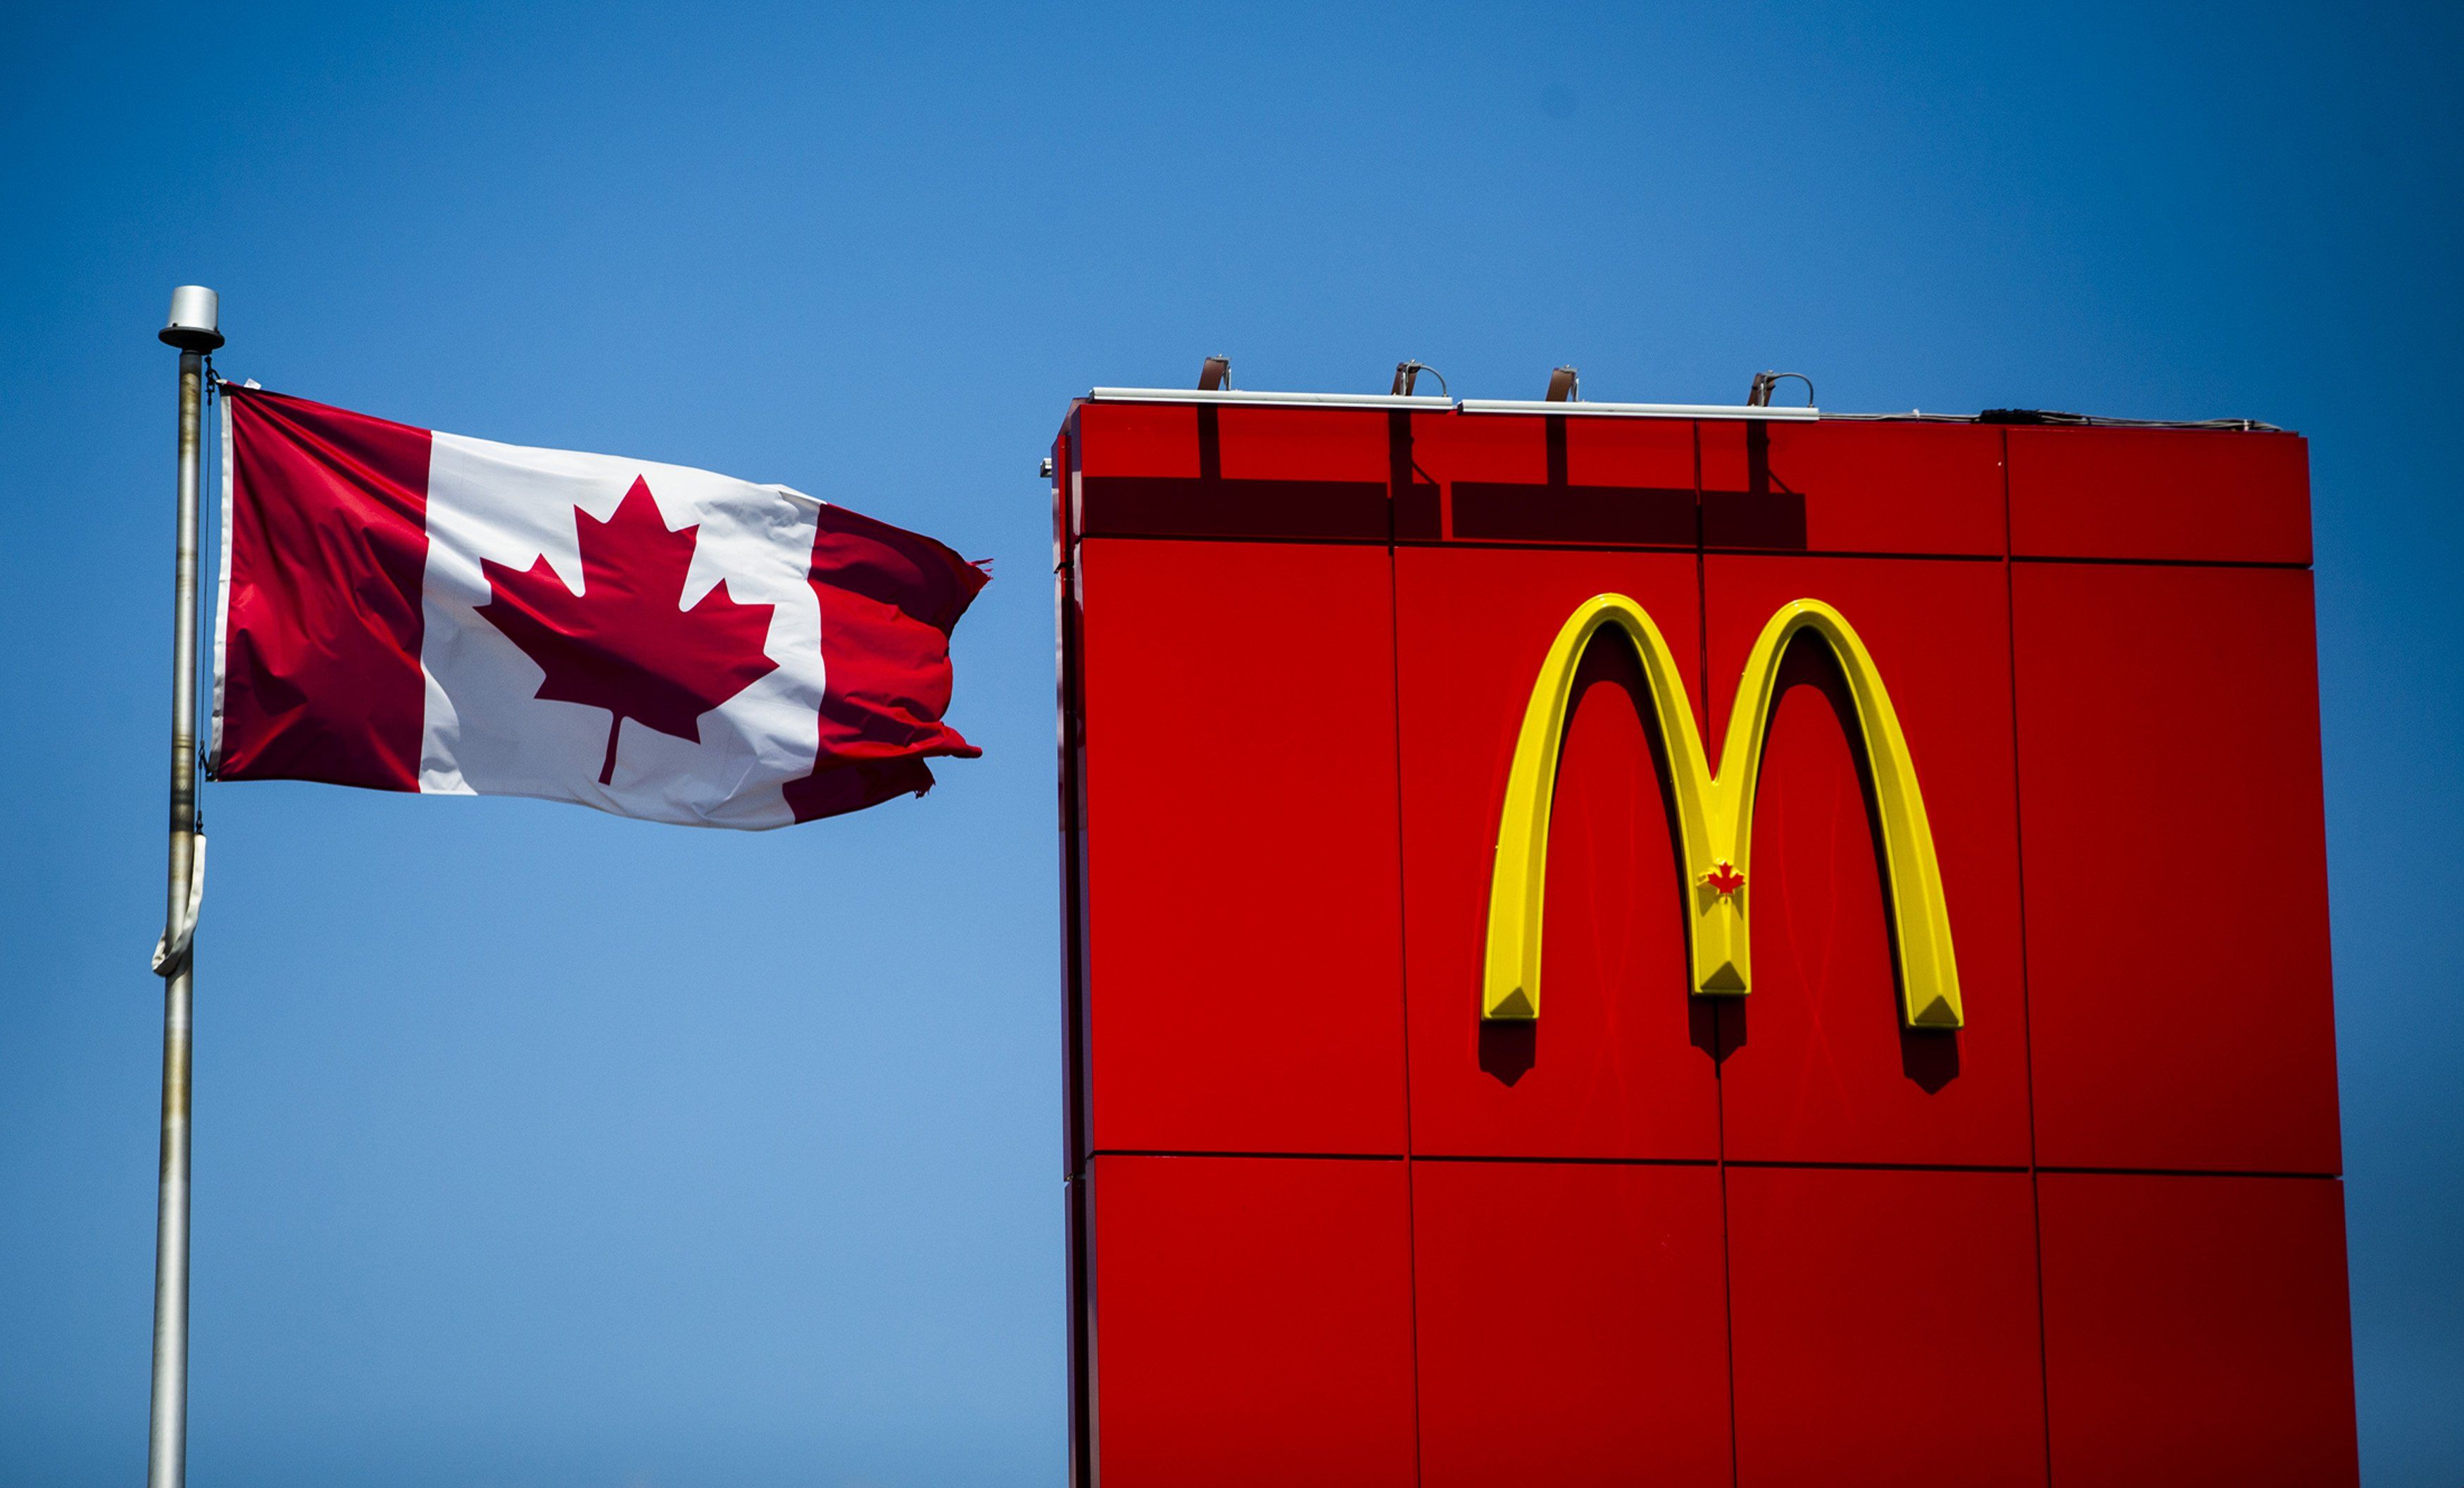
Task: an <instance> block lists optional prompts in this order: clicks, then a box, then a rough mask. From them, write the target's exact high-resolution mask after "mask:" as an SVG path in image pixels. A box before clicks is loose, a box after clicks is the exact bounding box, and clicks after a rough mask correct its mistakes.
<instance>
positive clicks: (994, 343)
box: [0, 4, 2464, 1488]
mask: <svg viewBox="0 0 2464 1488" xmlns="http://www.w3.org/2000/svg"><path fill="white" fill-rule="evenodd" d="M696 9H697V8H687V7H668V6H624V5H605V4H603V5H593V6H588V7H581V6H575V7H569V8H556V7H539V8H525V9H523V10H522V11H519V13H515V12H514V11H512V8H505V7H495V6H485V7H482V6H467V7H463V6H456V7H436V8H431V9H428V10H423V11H402V10H391V9H385V8H379V7H330V6H329V7H318V8H290V7H284V6H279V5H268V4H254V5H245V6H223V7H209V8H205V9H198V8H194V7H187V8H182V9H180V10H176V11H174V10H168V9H165V10H162V11H93V12H92V13H89V12H88V8H81V7H48V8H39V9H37V8H31V7H30V8H28V9H27V10H26V11H16V12H12V13H11V16H10V18H9V19H8V20H6V21H5V22H0V28H5V32H0V34H4V35H5V40H0V203H5V204H6V207H5V224H6V231H5V232H0V282H5V283H6V284H7V286H8V293H7V294H6V295H5V296H0V345H5V347H6V351H7V356H6V360H5V362H0V499H5V500H6V501H7V510H8V517H9V522H10V526H9V542H8V544H7V545H6V548H5V552H6V558H5V560H0V562H5V565H6V572H7V580H8V582H7V583H6V584H0V626H5V630H0V633H5V634H6V635H7V636H8V637H9V638H10V644H9V645H8V646H7V647H6V648H5V649H4V650H0V683H5V686H6V688H7V696H8V697H9V698H10V699H11V700H12V703H13V706H12V708H11V715H10V718H11V722H10V724H9V726H8V727H6V728H0V777H5V778H6V779H7V780H8V782H9V783H10V797H9V803H8V805H7V807H6V809H5V810H0V876H5V877H0V882H5V885H6V899H5V905H0V978H5V981H0V1020H5V1022H0V1029H5V1033H0V1482H10V1483H14V1482H44V1483H60V1484H75V1483H89V1482H92V1483H100V1482H105V1481H114V1482H124V1481H129V1480H132V1478H133V1477H134V1475H135V1474H137V1473H139V1472H142V1470H143V1469H142V1462H143V1439H144V1414H145V1386H146V1344H147V1319H148V1315H149V1308H150V1286H151V1265H152V1238H153V1230H152V1207H153V1196H154V1190H153V1173H154V1141H155V1125H154V1122H155V1099H156V1078H157V1066H156V1059H157V1057H158V1051H159V1039H160V1001H159V997H158V995H157V992H156V984H155V983H154V980H153V979H152V978H151V977H149V976H147V975H146V974H145V971H144V961H145V952H146V949H147V947H148V946H149V945H150V944H151V943H152V941H153V937H154V935H155V932H156V930H157V929H158V928H159V925H160V915H161V902H162V900H161V887H160V875H161V854H162V837H161V821H162V815H161V813H162V810H163V806H162V802H163V795H162V783H161V782H162V770H163V764H162V756H163V748H164V734H165V717H164V715H165V673H166V665H167V640H166V630H167V620H168V614H169V608H170V606H169V598H168V594H167V589H168V583H167V581H168V560H169V540H170V497H171V460H170V456H171V411H172V404H171V373H172V358H171V354H170V353H169V352H168V351H166V350H165V349H164V348H162V347H161V346H159V345H157V344H155V343H154V341H153V339H152V332H153V330H154V328H155V326H156V325H157V324H159V323H160V320H161V316H162V313H163V309H164V305H165V297H166V295H167V292H168V290H169V288H170V286H171V285H173V284H175V283H179V282H183V281H197V282H203V283H207V284H210V285H213V286H214V287H216V288H218V289H219V290H220V291H221V292H222V294H223V297H224V300H223V302H224V323H225V327H226V329H227V330H228V331H229V333H230V334H231V346H230V348H229V349H228V351H227V352H226V353H225V354H224V355H223V357H222V358H221V359H220V360H221V365H222V366H223V367H224V369H225V370H226V371H227V372H228V373H230V374H231V375H232V376H235V377H255V378H258V379H260V380H262V381H263V382H264V383H265V384H266V385H267V386H269V387H273V388H276V389H284V390H289V391H296V392H299V393H302V394H305V395H308V396H312V397H316V398H319V399H323V400H326V401H330V402H335V403H340V404H342V405H345V406H347V407H352V408H357V409H361V410H364V411H369V412H372V413H378V414H382V415H385V416H389V417H393V418H398V419H401V420H404V421H406V422H408V423H413V424H420V425H427V426H432V427H437V428H443V429H449V430H453V431H456V432H460V433H471V434H476V435H481V436H485V437H489V438H495V439H503V440H508V441H513V442H517V443H535V444H547V445H556V446H561V447H568V448H578V449H589V450H605V451H610V452H615V453H622V454H627V455H639V456H642V457H646V458H655V459H661V460H671V461H676V462H680V463H688V464H698V465H705V466H709V467H712V468H715V469H718V470H723V471H726V472H729V473H731V474H735V475H739V476H743V477H748V478H752V479H758V480H779V481H783V482H786V483H788V484H791V485H795V486H798V487H800V488H802V489H804V490H807V491H811V492H813V493H815V494H817V495H820V496H824V497H825V498H828V499H832V500H844V501H846V502H847V503H848V504H850V505H853V506H856V507H858V508H859V509H861V510H864V511H867V512H869V513H872V514H874V515H876V516H880V517H883V518H886V519H888V520H891V521H894V522H900V523H902V524H905V525H909V526H913V527H915V528H918V529H921V530H923V531H927V532H931V533H934V534H935V535H936V536H939V537H942V538H944V539H945V540H947V541H949V542H951V543H952V544H954V545H956V546H957V547H959V548H961V549H963V550H964V551H966V552H967V553H968V554H969V555H971V556H976V555H981V556H989V557H991V558H993V559H995V560H996V567H997V571H998V572H999V573H1000V575H1001V577H1000V579H999V581H998V582H996V583H995V584H994V585H993V586H992V588H991V589H988V590H987V591H986V592H985V594H984V596H983V598H982V599H981V600H980V601H979V603H978V605H977V607H976V609H975V611H974V612H973V613H972V614H971V615H970V616H969V618H968V620H967V622H966V624H965V626H964V627H963V628H962V630H961V632H960V635H959V644H958V648H957V655H958V666H959V688H958V701H957V708H956V710H955V718H956V721H957V722H958V723H959V724H960V725H961V726H962V727H964V728H965V729H966V731H967V732H968V733H969V734H970V736H971V737H973V738H974V739H975V740H976V741H977V742H978V743H979V744H983V745H984V746H985V748H986V756H985V758H984V759H983V760H981V761H979V762H975V763H954V764H952V765H950V766H948V767H947V768H945V769H944V770H943V771H942V772H941V773H942V779H943V786H942V788H941V789H940V790H938V791H936V792H935V794H934V795H932V796H931V797H929V798H927V799H925V800H922V801H913V802H906V803H901V804H896V805H892V806H891V807H888V808H885V809H883V810H880V811H872V812H869V813H866V814H864V815H862V816H859V817H856V818H851V819H847V820H845V821H840V822H835V823H831V824H827V825H825V826H821V827H814V828H804V829H800V830H796V831H791V832H781V833H769V834H766V835H759V836H747V835H739V834H733V833H693V832H686V831H680V830H675V829H668V828H655V827H649V826H646V825H642V824H638V823H630V822H625V821H619V820H615V819H612V818H607V817H603V816H600V815H598V814H596V813H593V812H588V811H577V810H574V809H572V808H569V807H560V806H552V805H546V804H542V803H537V802H529V801H518V800H491V801H478V802H473V801H422V800H417V799H412V798H395V797H387V796H382V795H375V794H367V793H360V792H350V791H341V790H334V789H330V788H312V787H295V786H285V785H273V786H248V787H232V788H216V789H209V791H208V800H207V808H206V809H207V811H208V814H209V827H210V829H211V832H212V835H213V841H214V850H213V883H212V892H211V895H210V897H209V901H208V914H207V923H206V928H205V930H204V931H203V932H202V934H201V937H200V942H199V945H200V967H201V970H200V978H199V994H198V1002H199V1010H200V1011H199V1015H198V1027H199V1033H198V1041H197V1058H198V1069H199V1083H198V1095H197V1131H198V1143H197V1159H196V1177H197V1188H198V1199H197V1211H196V1212H197V1240H196V1264H197V1273H196V1290H195V1312H194V1316H195V1327H196V1344H195V1353H194V1363H195V1370H196V1383H195V1388H194V1394H193V1403H194V1418H195V1426H194V1431H193V1434H192V1452H191V1463H192V1475H193V1481H195V1482H197V1483H198V1484H200V1485H201V1488H210V1485H215V1484H223V1483H236V1482H241V1481H247V1482H251V1483H260V1484H274V1485H282V1484H293V1483H300V1484H305V1483H310V1482H316V1483H333V1482H349V1483H355V1484H377V1485H391V1484H397V1483H399V1484H413V1483H418V1484H431V1483H438V1482H453V1483H470V1484H539V1485H564V1484H575V1485H581V1484H642V1485H648V1484H658V1485H661V1488H671V1485H693V1484H703V1483H709V1484H720V1483H724V1484H730V1485H762V1484H773V1483H777V1484H787V1483H794V1484H800V1485H802V1484H813V1483H821V1484H856V1483H865V1484H876V1485H889V1484H934V1483H958V1482H966V1483H1053V1482H1057V1481H1058V1480H1059V1479H1060V1477H1061V1475H1062V1469H1063V1442H1062V1432H1063V1425H1062V1409H1061V1408H1062V1402H1063V1395H1064V1380H1063V1366H1062V1336H1063V1335H1062V1328H1063V1317H1062V1313H1063V1306H1062V1271H1061V1260H1060V1255H1061V1245H1062V1233H1061V1218H1062V1212H1061V1206H1060V1189H1059V1183H1058V1178H1059V1173H1060V1167H1061V1138H1060V1132H1059V1120H1058V1113H1059V1109H1060V1098H1059V1088H1058V1082H1059V1016H1058V1006H1059V992H1058V989H1057V985H1056V984H1057V970H1058V948H1057V933H1056V923H1055V921H1056V912H1055V892H1056V891H1055V865H1054V846H1053V835H1052V834H1053V823H1052V816H1051V785H1050V772H1051V753H1050V751H1051V739H1052V720H1051V655H1052V651H1051V634H1050V625H1051V597H1050V592H1049V589H1048V587H1047V582H1046V580H1045V578H1044V577H1043V575H1044V573H1045V570H1046V569H1047V567H1048V549H1047V545H1046V544H1047V527H1046V512H1045V503H1044V492H1043V489H1042V487H1041V485H1040V483H1039V482H1038V481H1037V480H1036V479H1035V477H1034V470H1035V462H1036V460H1037V458H1038V456H1039V455H1042V454H1043V453H1044V450H1045V445H1046V444H1047V442H1048V440H1049V437H1050V434H1051V432H1052V430H1053V428H1054V426H1055V424H1056V422H1057V421H1058V419H1059V418H1060V416H1061V415H1062V413H1063V411H1064V410H1065V408H1066V405H1067V398H1068V396H1069V395H1070V394H1071V393H1072V392H1073V391H1077V390H1083V389H1086V388H1087V387H1089V385H1091V384H1096V383H1115V384H1119V383H1127V384H1137V383H1160V384H1180V383H1183V382H1186V381H1188V380H1190V379H1191V378H1192V377H1193V376H1194V375H1195V372H1196V369H1197V365H1198V362H1199V358H1200V357H1201V356H1203V355H1205V354H1206V353H1209V352H1216V351H1223V352H1228V353H1230V354H1231V356H1232V357H1233V361H1234V367H1235V375H1236V379H1237V380H1238V381H1239V382H1240V384H1241V385H1242V386H1246V387H1292V388H1320V389H1383V387H1384V381H1385V378H1386V376H1387V373H1388V370H1389V369H1391V367H1392V366H1393V365H1394V363H1395V362H1396V361H1397V360H1398V359H1400V358H1402V357H1405V356H1417V357H1420V358H1422V359H1424V360H1426V361H1428V362H1430V363H1431V364H1433V365H1435V366H1438V367H1440V368H1441V369H1442V370H1443V371H1444V372H1445V373H1446V374H1447V375H1448V377H1449V378H1450V379H1451V380H1452V385H1453V388H1454V389H1455V390H1456V391H1457V392H1458V393H1465V394H1470V395H1475V396H1508V397H1524V396H1536V395H1537V394H1538V392H1539V390H1540V389H1541V387H1542V384H1543V381H1544V379H1545V377H1546V375H1547V371H1548V368H1550V367H1551V366H1555V365H1557V364H1559V363H1563V362H1571V363H1573V364H1575V365H1577V366H1580V367H1581V368H1582V370H1583V383H1584V390H1585V392H1586V394H1587V395H1589V396H1592V397H1595V398H1604V399H1635V400H1660V401H1695V400H1700V401H1715V402H1729V401H1735V400H1737V399H1738V398H1740V397H1741V396H1742V395H1743V393H1744V391H1745V388H1746V383H1747V380H1748V378H1749V375H1750V374H1751V373H1752V372H1754V371H1755V370H1758V369H1760V368H1762V367H1765V366H1787V367H1794V368H1802V369H1804V370H1806V371H1809V372H1811V373H1812V374H1813V375H1814V377H1815V381H1816V383H1817V384H1818V385H1819V387H1820V389H1821V401H1822V403H1823V404H1824V405H1825V406H1826V407H1833V408H1839V409H1864V410H1879V409H1898V408H1908V407H1925V408H1928V409H1934V408H1939V409H1947V410H1968V409H1975V408H1978V407H1986V406H2035V407H2052V408H2066V409H2083V410H2090V411H2100V412H2106V413H2116V414H2127V415H2139V416H2157V417H2196V416H2207V415H2246V416H2251V417H2256V418H2262V419H2267V420H2271V421H2273V422H2276V423H2279V424H2283V425H2287V426H2290V427H2294V428H2298V429H2300V430H2302V431H2303V432H2304V433H2308V434H2309V435H2310V436H2311V439H2312V457H2313V462H2314V476H2315V481H2316V513H2317V515H2316V522H2317V533H2318V555H2319V563H2318V573H2319V599H2320V626H2321V666H2322V671H2323V677H2324V681H2323V686H2324V697H2323V703H2324V729H2325V744H2326V761H2327V772H2328V779H2327V805H2328V812H2329V831H2330V851H2331V858H2332V872H2333V893H2334V909H2335V926H2336V940H2337V956H2336V966H2337V975H2338V982H2339V988H2338V990H2339V1014H2338V1024H2339V1036H2340V1039H2341V1049H2342V1060H2343V1115H2344V1139H2345V1151H2346V1157H2347V1165H2348V1169H2349V1175H2350V1176H2349V1189H2348V1204H2349V1213H2350V1226H2351V1247H2352V1283H2353V1299H2354V1318H2355V1337H2356V1346H2357V1351H2358V1367H2359V1376H2360V1407H2361V1426H2362V1441H2363V1458H2364V1467H2365V1476H2366V1477H2367V1479H2368V1480H2369V1481H2370V1482H2372V1483H2379V1484H2413V1483H2422V1484H2431V1483H2435V1484H2453V1483H2454V1482H2455V1481H2457V1480H2458V1478H2459V1477H2464V1428H2459V1427H2458V1426H2457V1424H2456V1419H2457V1417H2456V1410H2455V1407H2456V1403H2457V1402H2458V1401H2459V1400H2464V1241H2459V1239H2458V1236H2459V1235H2464V1121H2459V1116H2464V1099H2460V1098H2459V1096H2458V1094H2457V1091H2458V1088H2459V1086H2458V1082H2457V1080H2456V1078H2455V1074H2454V1071H2455V1069H2456V1068H2457V1065H2458V1063H2459V1061H2460V1060H2464V1006H2459V998H2458V995H2457V991H2458V988H2457V981H2458V970H2459V966H2458V962H2459V951H2460V950H2464V935H2459V930H2458V924H2459V917H2458V916H2457V915H2456V913H2455V910H2454V899H2455V896H2456V892H2457V890H2458V888H2459V876H2458V870H2457V866H2456V863H2455V858H2454V854H2453V844H2454V843H2455V842H2456V841H2457V840H2458V839H2459V836H2464V820H2459V814H2460V813H2464V807H2459V803H2464V745H2459V742H2458V741H2459V739H2464V648H2459V647H2458V645H2457V644H2456V642H2455V640H2454V639H2453V623H2452V618H2451V615H2450V596H2451V595H2452V594H2453V590H2454V587H2455V584H2456V582H2457V573H2458V562H2459V558H2464V516H2459V510H2460V509H2464V507H2460V506H2459V501H2458V496H2459V491H2458V480H2457V477H2456V474H2455V470H2454V467H2453V465H2451V464H2450V463H2449V460H2450V455H2449V449H2448V447H2449V444H2450V441H2452V440H2454V439H2456V437H2457V435H2458V433H2459V429H2458V425H2459V418H2458V414H2457V412H2456V409H2457V407H2458V403H2457V400H2456V398H2455V397H2454V396H2453V391H2452V389H2450V388H2449V386H2448V383H2449V380H2450V378H2451V377H2452V376H2453V372H2454V369H2455V368H2456V367H2457V366H2459V365H2464V355H2459V352H2464V346H2459V340H2464V337H2459V330H2464V317H2460V316H2459V280H2458V277H2457V274H2456V264H2457V262H2458V261H2459V258H2458V249H2459V242H2458V226H2459V220H2464V219H2459V199H2458V144H2459V137H2464V121H2459V112H2464V91H2459V90H2458V89H2457V88H2456V87H2455V85H2454V79H2453V63H2454V59H2455V58H2456V57H2457V56H2459V55H2464V48H2459V45H2458V43H2459V40H2464V36H2459V30H2464V26H2459V22H2458V20H2457V18H2456V16H2455V14H2454V12H2453V11H2439V10H2433V9H2431V8H2426V7H2425V8H2421V9H2419V10H2418V11H2406V10H2402V9H2388V8H2369V9H2364V8H2357V7H2338V8H2333V9H2330V8H2323V7H2322V8H2318V9H2314V10H2287V9H2254V8H2250V7H2237V8H2211V9H2163V10H2159V9H2154V8H2147V7H2115V8H2111V9H2105V10H2101V11H2079V10H2065V11H2058V12H2056V11H2035V12H2031V11H2020V10H2017V9H2012V8H1991V7H1988V8H1981V9H1980V8H1977V7H1973V6H1938V7H1923V6H1917V7H1892V8H1887V9H1875V10H1871V11H1853V10H1848V9H1842V8H1829V7H1823V8H1817V7H1812V6H1808V7H1804V8H1797V9H1771V8H1763V9H1754V10H1747V11H1734V12H1732V13H1724V14H1721V15H1719V16H1718V17H1717V18H1713V17H1712V16H1711V15H1710V14H1709V12H1708V11H1706V10H1705V9H1703V8H1686V9H1678V8H1668V9H1660V10H1654V9H1646V8H1640V7H1600V8H1597V9H1590V10H1584V9H1556V10H1537V9H1525V10H1520V11H1512V12H1507V11H1476V10H1468V9H1457V8H1452V7H1448V6H1444V5H1417V6H1411V7H1398V8H1393V9H1379V10H1360V11H1342V12H1340V13H1336V12H1334V11H1331V10H1329V9H1326V8H1320V7H1294V8H1288V9H1265V8H1245V7H1243V8H1234V7H1220V8H1207V9H1199V8H1193V7H1180V8H1174V9H1171V10H1163V9H1157V10H1154V11H1137V10H1121V9H1111V8H1108V7H1103V6H1077V7H1071V8H1068V9H1067V10H1063V9H1059V8H1054V9H1051V10H1044V11H982V10H977V9H971V8H964V7H928V6H917V7H895V8H883V7H871V8H864V9H861V10H852V9H851V10H848V11H844V12H833V11H826V10H821V9H818V8H817V9H812V10H804V9H796V10H781V11H759V10H754V9H749V8H745V9H737V10H736V11H733V12H732V13H730V14H729V15H727V16H724V17H717V16H713V15H709V14H696V13H693V11H695V10H696Z"/></svg>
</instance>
